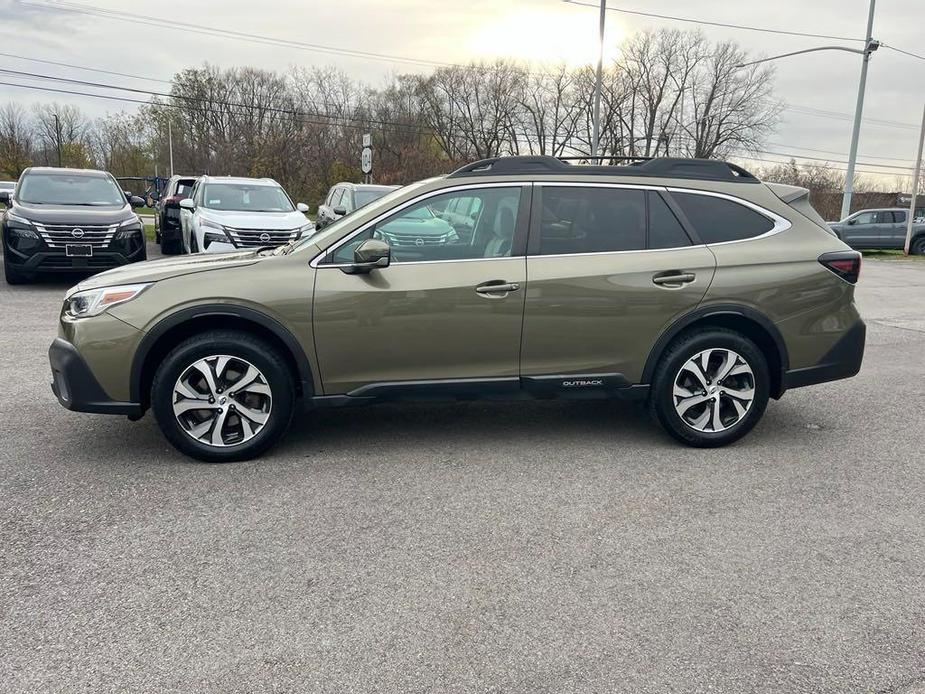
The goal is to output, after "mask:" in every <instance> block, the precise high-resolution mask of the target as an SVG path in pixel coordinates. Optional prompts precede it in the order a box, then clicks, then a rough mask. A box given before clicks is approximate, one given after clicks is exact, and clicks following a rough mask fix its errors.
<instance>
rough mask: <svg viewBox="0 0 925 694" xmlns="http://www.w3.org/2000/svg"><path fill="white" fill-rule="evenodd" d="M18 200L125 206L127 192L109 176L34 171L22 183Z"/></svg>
mask: <svg viewBox="0 0 925 694" xmlns="http://www.w3.org/2000/svg"><path fill="white" fill-rule="evenodd" d="M16 197H17V200H19V202H21V203H26V204H30V205H84V206H88V207H94V206H103V205H107V206H111V205H118V206H122V205H124V204H125V193H123V192H122V190H121V189H120V188H119V186H117V185H116V182H115V181H114V180H113V179H112V178H110V177H109V176H100V175H96V176H94V175H86V174H84V175H79V174H78V175H75V174H65V173H44V172H42V173H38V172H36V173H30V174H28V175H26V176H24V177H23V179H22V180H21V181H20V183H19V191H18V192H17V194H16Z"/></svg>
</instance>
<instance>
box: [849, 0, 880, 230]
mask: <svg viewBox="0 0 925 694" xmlns="http://www.w3.org/2000/svg"><path fill="white" fill-rule="evenodd" d="M876 1H877V0H870V11H869V12H868V14H867V33H866V34H865V42H864V57H863V58H862V60H861V80H860V82H859V84H858V100H857V103H856V104H855V107H854V125H853V127H852V128H851V147H850V151H849V152H848V171H847V172H846V173H845V194H844V195H843V196H842V201H841V217H840V219H844V218H845V217H847V216H848V215H849V214H851V194H852V193H853V192H854V164H855V162H856V161H857V158H858V136H859V135H860V134H861V113H862V112H863V110H864V90H865V88H866V87H867V64H868V63H869V62H870V54H871V52H872V50H871V44H875V42H874V38H873V36H872V34H873V30H874V5H875V4H876ZM873 50H876V44H875V47H874V48H873Z"/></svg>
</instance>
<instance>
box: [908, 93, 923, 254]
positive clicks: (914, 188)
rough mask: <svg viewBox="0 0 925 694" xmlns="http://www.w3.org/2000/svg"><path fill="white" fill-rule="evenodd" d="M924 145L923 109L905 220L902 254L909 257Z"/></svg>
mask: <svg viewBox="0 0 925 694" xmlns="http://www.w3.org/2000/svg"><path fill="white" fill-rule="evenodd" d="M923 144H925V109H922V129H921V130H920V131H919V153H918V154H917V155H916V157H915V173H914V174H912V201H911V202H910V203H909V216H908V217H907V218H906V245H905V246H904V247H903V253H904V254H905V255H909V244H910V243H912V222H913V221H914V219H915V199H916V197H917V196H918V193H919V175H920V174H921V172H922V145H923Z"/></svg>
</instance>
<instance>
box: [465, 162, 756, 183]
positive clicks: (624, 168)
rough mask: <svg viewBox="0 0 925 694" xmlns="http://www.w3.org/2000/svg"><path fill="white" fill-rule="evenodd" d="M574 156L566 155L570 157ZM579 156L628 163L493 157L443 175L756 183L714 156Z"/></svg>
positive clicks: (736, 168)
mask: <svg viewBox="0 0 925 694" xmlns="http://www.w3.org/2000/svg"><path fill="white" fill-rule="evenodd" d="M574 158H575V157H570V159H574ZM578 158H579V159H585V160H587V159H600V160H604V161H615V160H623V161H627V162H629V163H627V164H624V165H620V166H598V165H595V166H590V165H589V166H585V165H580V166H575V165H573V164H569V163H568V162H567V161H565V160H563V159H558V158H556V157H545V156H540V157H520V156H518V157H494V158H492V159H481V160H479V161H476V162H472V163H471V164H467V165H465V166H463V167H461V168H459V169H456V171H454V172H453V173H451V174H449V175H447V178H469V177H475V176H512V175H514V176H517V175H527V176H536V175H554V176H560V175H562V176H589V175H590V176H632V177H652V178H683V179H693V180H698V181H723V182H727V183H760V182H761V181H759V180H758V178H757V177H756V176H754V175H753V174H751V173H749V172H748V171H746V170H745V169H743V168H742V167H740V166H736V165H735V164H730V163H729V162H725V161H720V160H717V159H678V158H674V157H663V158H660V159H646V158H644V157H578Z"/></svg>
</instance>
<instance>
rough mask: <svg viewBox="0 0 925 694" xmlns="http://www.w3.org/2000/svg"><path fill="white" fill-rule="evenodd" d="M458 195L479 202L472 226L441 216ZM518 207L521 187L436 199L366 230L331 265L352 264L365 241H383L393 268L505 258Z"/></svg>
mask: <svg viewBox="0 0 925 694" xmlns="http://www.w3.org/2000/svg"><path fill="white" fill-rule="evenodd" d="M460 196H466V197H469V198H472V197H476V198H477V199H478V202H477V205H478V207H479V209H480V210H481V213H480V214H479V215H478V221H477V222H476V223H475V224H474V226H473V225H472V222H471V220H467V221H468V225H465V224H458V225H457V224H456V223H454V222H455V220H454V219H453V217H452V216H448V215H446V214H445V212H444V211H445V210H446V209H447V208H448V207H449V206H450V204H451V203H453V201H454V200H455V199H456V198H458V197H460ZM454 204H455V203H454ZM470 204H471V203H470ZM519 208H520V188H519V187H511V188H485V189H483V190H475V191H473V190H466V191H460V192H457V193H444V194H443V195H435V196H433V197H430V198H427V199H426V200H422V201H421V202H418V203H415V204H413V205H410V206H408V207H406V208H404V209H403V210H401V211H400V212H396V213H395V214H393V215H392V216H390V217H386V218H385V219H384V220H382V221H380V222H377V223H376V224H375V225H374V226H373V227H371V228H369V229H366V230H365V231H363V232H362V233H360V234H359V235H358V236H356V237H354V238H353V239H351V240H350V242H348V243H346V244H345V245H343V246H341V247H340V248H338V249H337V250H336V251H335V252H334V256H333V259H332V262H334V263H337V264H343V263H352V262H353V251H354V250H355V249H356V247H357V246H359V245H360V244H361V243H362V242H363V241H365V240H366V239H369V238H376V239H381V240H383V241H386V242H387V243H388V244H389V246H391V248H392V262H397V263H401V262H414V261H426V260H463V259H469V258H504V257H508V256H510V255H511V254H512V253H513V252H514V231H515V228H516V225H517V212H518V209H519Z"/></svg>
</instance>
